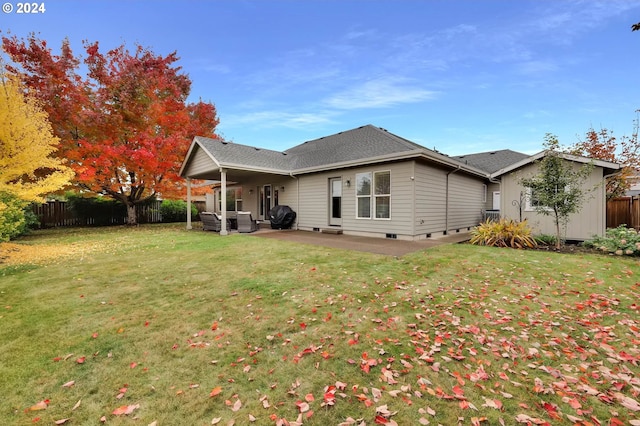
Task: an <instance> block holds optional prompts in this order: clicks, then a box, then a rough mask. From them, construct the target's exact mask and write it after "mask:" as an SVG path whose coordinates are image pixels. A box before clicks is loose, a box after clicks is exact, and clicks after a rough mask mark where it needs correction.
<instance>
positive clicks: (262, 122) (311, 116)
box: [224, 111, 332, 129]
mask: <svg viewBox="0 0 640 426" xmlns="http://www.w3.org/2000/svg"><path fill="white" fill-rule="evenodd" d="M331 116H332V114H331V113H328V112H324V111H320V112H317V113H304V112H301V113H291V112H285V111H257V112H250V113H247V114H237V115H230V116H226V117H225V119H224V125H225V126H228V127H237V126H252V127H260V128H273V127H287V128H293V129H304V128H307V127H309V126H313V125H320V124H327V123H331Z"/></svg>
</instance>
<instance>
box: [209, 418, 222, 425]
mask: <svg viewBox="0 0 640 426" xmlns="http://www.w3.org/2000/svg"><path fill="white" fill-rule="evenodd" d="M221 420H222V417H214V418H213V419H212V420H211V424H212V425H217V424H218V423H220V421H221Z"/></svg>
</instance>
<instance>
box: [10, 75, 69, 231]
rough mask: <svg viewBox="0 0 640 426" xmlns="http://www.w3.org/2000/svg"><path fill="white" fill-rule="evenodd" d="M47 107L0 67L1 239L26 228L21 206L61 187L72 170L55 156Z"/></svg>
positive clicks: (55, 146) (55, 144)
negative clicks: (0, 71)
mask: <svg viewBox="0 0 640 426" xmlns="http://www.w3.org/2000/svg"><path fill="white" fill-rule="evenodd" d="M58 142H59V139H58V138H57V137H55V136H54V135H53V129H52V128H51V124H50V123H49V120H48V116H47V113H46V112H45V111H44V110H43V109H42V108H41V107H40V105H39V104H38V101H37V100H36V99H35V98H33V97H30V96H28V95H27V94H26V92H25V90H24V87H23V86H22V85H21V83H20V82H19V81H18V80H17V79H16V78H15V77H11V76H8V75H5V74H2V73H0V242H2V241H8V240H10V239H12V238H14V237H16V236H18V235H21V234H23V233H25V232H26V231H27V226H28V225H27V223H26V219H25V211H24V208H25V207H26V206H27V205H28V203H29V202H43V201H44V196H45V195H47V194H49V193H51V192H54V191H57V190H59V189H61V188H64V187H65V186H66V185H68V184H69V182H70V180H71V178H73V176H74V173H73V171H72V170H71V169H70V168H69V167H67V166H65V165H64V163H63V161H62V160H60V159H58V158H56V157H54V156H53V154H54V153H55V152H56V150H57V149H58Z"/></svg>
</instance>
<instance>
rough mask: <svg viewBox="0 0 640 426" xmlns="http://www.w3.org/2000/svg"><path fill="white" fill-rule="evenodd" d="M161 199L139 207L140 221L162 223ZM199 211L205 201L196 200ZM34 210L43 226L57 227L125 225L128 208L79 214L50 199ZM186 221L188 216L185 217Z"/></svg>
mask: <svg viewBox="0 0 640 426" xmlns="http://www.w3.org/2000/svg"><path fill="white" fill-rule="evenodd" d="M161 204H162V201H161V200H157V201H154V202H152V203H150V204H148V205H139V206H138V207H137V213H138V223H160V222H162V215H161V214H160V205H161ZM194 204H195V206H196V208H197V209H198V212H201V211H204V209H205V206H204V204H205V202H204V201H202V202H197V201H196V202H194ZM33 212H34V213H35V215H36V216H38V219H39V220H40V227H41V228H55V227H61V226H109V225H124V224H125V223H127V212H126V209H124V210H123V209H122V206H117V205H113V204H109V205H105V206H104V207H103V208H101V211H100V214H99V215H92V214H85V215H78V214H75V213H74V212H73V210H72V209H71V206H70V204H69V203H68V202H66V201H49V202H47V203H45V204H35V205H34V206H33ZM185 221H186V217H185Z"/></svg>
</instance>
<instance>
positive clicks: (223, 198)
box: [220, 168, 229, 235]
mask: <svg viewBox="0 0 640 426" xmlns="http://www.w3.org/2000/svg"><path fill="white" fill-rule="evenodd" d="M220 215H221V216H222V223H221V224H220V235H229V232H227V170H226V169H222V168H221V169H220Z"/></svg>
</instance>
